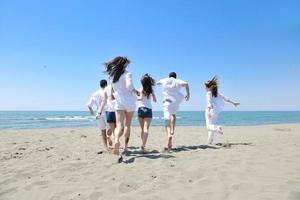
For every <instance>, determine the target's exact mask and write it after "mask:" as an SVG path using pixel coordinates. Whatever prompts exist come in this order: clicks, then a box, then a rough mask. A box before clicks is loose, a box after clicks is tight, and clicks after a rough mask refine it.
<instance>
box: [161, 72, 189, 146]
mask: <svg viewBox="0 0 300 200" xmlns="http://www.w3.org/2000/svg"><path fill="white" fill-rule="evenodd" d="M156 84H157V85H162V88H163V98H164V101H163V112H164V119H165V122H166V130H167V145H166V147H165V150H169V151H170V150H171V149H172V138H173V135H174V133H175V125H176V112H177V111H178V109H179V105H180V103H181V102H182V100H183V99H184V98H185V100H186V101H188V100H189V99H190V89H189V84H188V83H187V82H186V81H183V80H180V79H177V74H176V73H175V72H171V73H170V74H169V77H168V78H164V79H162V80H159V81H158V82H156ZM181 88H185V89H186V96H184V95H183V94H182V93H181V92H180V90H181Z"/></svg>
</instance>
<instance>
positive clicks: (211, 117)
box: [205, 91, 228, 145]
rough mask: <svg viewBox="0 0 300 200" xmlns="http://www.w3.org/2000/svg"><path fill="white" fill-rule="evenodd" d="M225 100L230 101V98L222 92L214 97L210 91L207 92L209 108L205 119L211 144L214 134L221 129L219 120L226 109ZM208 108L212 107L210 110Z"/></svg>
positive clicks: (208, 140)
mask: <svg viewBox="0 0 300 200" xmlns="http://www.w3.org/2000/svg"><path fill="white" fill-rule="evenodd" d="M225 101H228V99H227V98H226V97H224V96H223V95H221V94H218V96H217V97H213V96H212V93H211V92H210V91H209V92H207V94H206V103H207V109H206V111H205V120H206V127H207V130H208V139H207V143H208V144H209V145H210V144H212V143H213V139H214V135H215V134H216V133H217V132H218V130H219V129H220V126H218V125H217V120H218V116H219V114H220V112H222V110H223V109H224V104H225ZM208 108H211V109H210V111H208Z"/></svg>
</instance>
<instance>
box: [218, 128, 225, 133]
mask: <svg viewBox="0 0 300 200" xmlns="http://www.w3.org/2000/svg"><path fill="white" fill-rule="evenodd" d="M218 133H220V134H221V135H223V133H224V132H223V128H222V127H221V126H219V127H218Z"/></svg>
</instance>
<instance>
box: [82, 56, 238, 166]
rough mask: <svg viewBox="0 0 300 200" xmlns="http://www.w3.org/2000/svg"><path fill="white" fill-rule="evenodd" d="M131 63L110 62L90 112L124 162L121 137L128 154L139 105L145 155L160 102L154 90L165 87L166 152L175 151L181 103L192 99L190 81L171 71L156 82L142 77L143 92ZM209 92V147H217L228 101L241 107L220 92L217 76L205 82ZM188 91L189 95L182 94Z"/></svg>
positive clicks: (108, 144)
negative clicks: (154, 109) (220, 120)
mask: <svg viewBox="0 0 300 200" xmlns="http://www.w3.org/2000/svg"><path fill="white" fill-rule="evenodd" d="M129 64H130V61H129V60H128V59H127V58H126V57H122V56H118V57H115V58H114V59H112V60H110V61H108V62H106V63H105V64H104V65H105V72H106V73H107V75H108V78H109V82H110V83H111V84H109V85H108V83H107V81H106V80H101V81H100V89H99V90H98V91H96V92H95V93H93V94H92V96H91V97H90V100H89V102H88V105H87V106H88V108H89V110H90V113H91V114H92V115H93V116H95V118H96V121H97V124H98V127H99V128H100V129H101V134H102V140H103V144H104V145H105V147H106V148H107V149H109V148H110V147H111V148H112V149H113V154H115V155H117V156H118V160H119V161H121V160H122V156H121V154H120V144H121V143H120V138H121V137H122V136H123V135H124V138H125V144H124V152H128V142H129V138H130V129H131V122H132V118H133V114H134V112H135V111H136V102H138V103H137V104H138V120H139V124H140V128H141V146H140V150H141V152H142V153H144V152H145V148H146V144H147V139H148V135H149V127H150V125H151V120H152V101H153V102H156V101H157V99H156V95H155V93H154V89H153V87H154V86H155V85H161V86H162V89H163V113H164V120H165V127H166V131H167V140H166V145H165V147H164V150H166V151H170V150H171V149H172V139H173V136H174V133H175V124H176V112H177V111H178V109H179V105H180V103H181V102H182V101H183V100H184V99H185V100H186V101H188V100H189V99H190V89H189V84H188V82H186V81H183V80H180V79H177V74H176V73H175V72H171V73H170V74H169V76H168V77H167V78H164V79H161V80H159V81H155V80H154V79H153V78H152V77H151V76H150V75H149V74H145V75H143V76H142V77H141V85H142V88H141V89H139V90H138V89H136V88H135V87H134V85H133V81H132V74H131V73H130V72H129V71H128V70H127V68H128V65H129ZM204 85H205V88H206V91H207V96H206V100H207V109H206V112H205V118H206V125H207V130H208V145H212V144H213V138H214V135H215V134H216V133H220V134H223V129H222V127H221V126H218V125H217V124H216V122H217V118H218V115H219V113H220V112H221V111H222V109H223V107H224V102H230V103H232V104H233V105H235V106H238V105H240V104H239V103H237V102H233V101H231V100H229V99H227V98H225V97H224V96H223V95H221V94H219V93H218V80H217V78H216V77H214V78H213V79H212V80H209V81H207V82H205V84H204ZM181 88H185V90H186V95H183V94H182V93H181Z"/></svg>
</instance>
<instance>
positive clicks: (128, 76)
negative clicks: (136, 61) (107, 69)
mask: <svg viewBox="0 0 300 200" xmlns="http://www.w3.org/2000/svg"><path fill="white" fill-rule="evenodd" d="M125 81H126V88H127V89H128V90H130V91H132V90H133V89H134V87H133V81H132V74H131V73H127V74H126V76H125Z"/></svg>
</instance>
